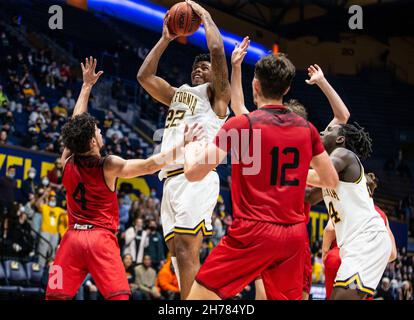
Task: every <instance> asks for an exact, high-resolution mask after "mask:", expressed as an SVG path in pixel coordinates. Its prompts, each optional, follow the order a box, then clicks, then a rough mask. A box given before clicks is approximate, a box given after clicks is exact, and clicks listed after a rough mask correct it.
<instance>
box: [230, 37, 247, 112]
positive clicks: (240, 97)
mask: <svg viewBox="0 0 414 320" xmlns="http://www.w3.org/2000/svg"><path fill="white" fill-rule="evenodd" d="M249 44H250V40H249V37H245V38H244V39H243V41H242V43H240V45H238V44H237V43H236V46H235V48H234V50H233V53H232V55H231V85H230V87H231V104H230V107H231V109H232V110H233V112H234V114H235V115H236V116H238V115H240V114H246V113H249V110H247V108H246V106H245V104H244V94H243V85H242V71H241V65H242V62H243V59H244V57H245V56H246V54H247V48H248V47H249Z"/></svg>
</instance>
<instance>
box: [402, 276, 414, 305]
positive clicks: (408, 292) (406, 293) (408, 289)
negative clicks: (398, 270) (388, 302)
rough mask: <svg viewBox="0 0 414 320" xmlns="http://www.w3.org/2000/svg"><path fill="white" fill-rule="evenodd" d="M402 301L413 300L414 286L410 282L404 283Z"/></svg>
mask: <svg viewBox="0 0 414 320" xmlns="http://www.w3.org/2000/svg"><path fill="white" fill-rule="evenodd" d="M400 300H413V285H412V283H411V282H410V281H408V280H406V281H404V282H403V283H402V286H401V299H400Z"/></svg>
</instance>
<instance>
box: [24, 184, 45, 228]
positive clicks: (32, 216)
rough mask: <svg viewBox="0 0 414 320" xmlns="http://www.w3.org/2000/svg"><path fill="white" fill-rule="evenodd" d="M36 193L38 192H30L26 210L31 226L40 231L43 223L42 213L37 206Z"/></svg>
mask: <svg viewBox="0 0 414 320" xmlns="http://www.w3.org/2000/svg"><path fill="white" fill-rule="evenodd" d="M35 194H37V192H35V193H33V194H32V193H29V198H28V201H27V202H26V204H25V206H24V212H25V213H26V215H27V218H28V221H29V224H30V226H31V228H32V229H33V230H34V231H35V232H37V233H39V232H40V225H41V223H42V215H41V214H40V213H39V212H38V210H37V208H36V197H35Z"/></svg>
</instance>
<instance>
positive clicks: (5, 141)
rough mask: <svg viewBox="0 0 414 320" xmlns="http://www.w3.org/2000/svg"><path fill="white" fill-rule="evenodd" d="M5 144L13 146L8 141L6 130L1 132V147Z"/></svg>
mask: <svg viewBox="0 0 414 320" xmlns="http://www.w3.org/2000/svg"><path fill="white" fill-rule="evenodd" d="M5 144H8V145H11V144H12V143H10V142H9V141H8V137H7V131H6V130H1V132H0V146H1V145H5Z"/></svg>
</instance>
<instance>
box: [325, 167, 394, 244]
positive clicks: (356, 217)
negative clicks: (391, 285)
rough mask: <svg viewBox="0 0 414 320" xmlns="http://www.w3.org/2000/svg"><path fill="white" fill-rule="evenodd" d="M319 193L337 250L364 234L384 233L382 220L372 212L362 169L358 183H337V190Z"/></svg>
mask: <svg viewBox="0 0 414 320" xmlns="http://www.w3.org/2000/svg"><path fill="white" fill-rule="evenodd" d="M322 192H323V200H324V201H325V205H326V208H327V209H328V214H329V217H330V218H331V219H332V222H333V224H334V226H335V233H336V241H337V243H338V246H339V247H341V246H342V245H344V244H347V243H349V242H350V241H352V240H353V239H354V238H355V237H356V236H357V235H358V234H360V233H363V232H378V231H384V232H387V229H386V227H385V224H384V220H382V218H381V216H380V215H379V214H378V212H377V211H376V210H375V207H374V201H373V199H372V197H371V195H370V192H369V190H368V186H367V180H366V178H365V175H364V169H363V167H362V165H361V176H360V178H359V179H358V180H357V181H355V182H343V181H339V184H338V186H337V187H336V189H322Z"/></svg>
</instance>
